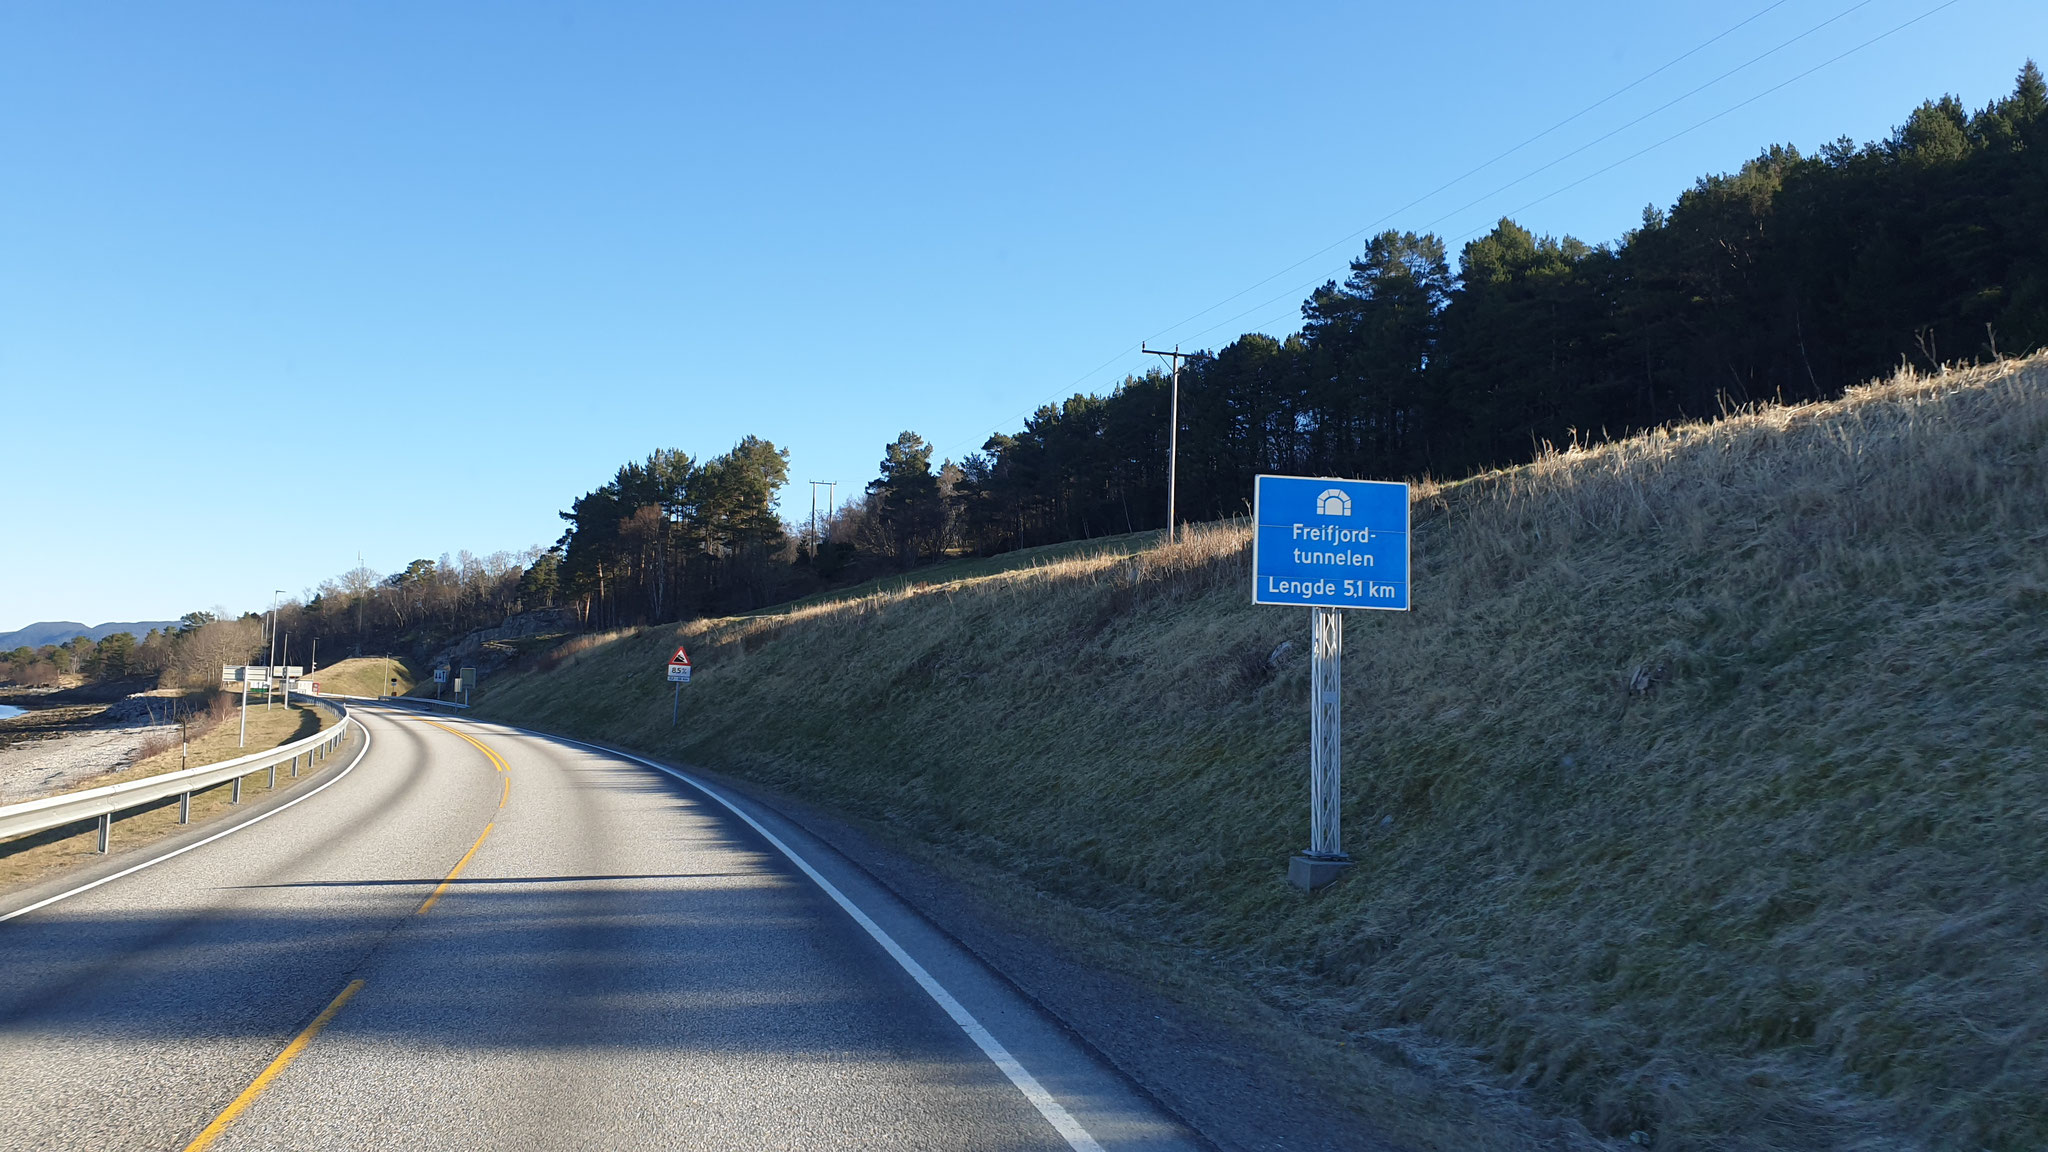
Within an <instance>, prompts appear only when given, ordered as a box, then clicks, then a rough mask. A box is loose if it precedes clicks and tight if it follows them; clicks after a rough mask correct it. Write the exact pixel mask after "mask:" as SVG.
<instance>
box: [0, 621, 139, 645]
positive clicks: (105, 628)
mask: <svg viewBox="0 0 2048 1152" xmlns="http://www.w3.org/2000/svg"><path fill="white" fill-rule="evenodd" d="M177 626H178V622H177V621H176V620H133V621H128V622H126V623H107V624H94V625H91V626H89V627H88V626H87V625H84V624H79V623H75V622H73V621H70V620H40V621H37V622H36V623H34V624H30V625H28V626H27V627H25V628H17V629H15V630H14V631H12V632H0V652H5V651H8V650H10V649H13V648H18V647H21V646H23V645H26V646H28V647H30V648H40V647H42V646H43V645H45V644H63V643H65V642H67V641H69V640H70V639H71V638H72V637H74V636H83V637H85V638H86V639H88V640H104V639H106V638H107V637H109V636H112V635H113V634H114V633H116V632H127V633H130V634H132V635H133V636H134V637H135V638H136V639H137V640H140V639H142V638H143V637H144V636H147V635H149V631H150V629H152V628H156V629H161V630H164V631H169V630H170V629H172V628H176V627H177Z"/></svg>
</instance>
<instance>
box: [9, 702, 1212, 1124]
mask: <svg viewBox="0 0 2048 1152" xmlns="http://www.w3.org/2000/svg"><path fill="white" fill-rule="evenodd" d="M355 715H356V716H357V718H358V720H359V721H360V722H361V723H362V724H363V725H364V726H365V728H366V729H367V732H368V735H369V738H370V739H369V743H368V748H367V750H366V751H365V752H364V753H363V755H362V756H361V757H360V759H354V758H352V757H351V756H342V757H338V758H337V760H336V762H335V765H334V767H332V768H330V769H328V770H327V771H328V775H329V777H331V779H323V780H322V781H316V782H314V786H319V785H321V784H324V785H325V786H324V788H323V789H322V790H321V791H319V792H317V793H315V794H312V795H309V796H308V795H306V794H305V791H304V790H301V791H300V792H299V793H297V795H299V796H305V798H304V799H301V800H299V801H298V802H297V803H295V804H292V805H291V806H289V807H285V808H282V809H272V810H269V811H270V815H268V816H267V817H266V818H264V819H262V820H260V821H259V822H256V823H252V824H249V825H248V826H247V827H245V828H243V829H241V830H240V831H237V832H235V833H233V834H231V835H227V836H222V837H220V838H218V839H216V840H213V841H212V842H210V843H206V844H203V845H201V846H200V847H197V848H194V849H192V850H190V851H187V852H185V853H184V854H182V855H178V856H176V857H174V858H171V859H168V860H164V861H163V862H162V863H159V864H156V865H154V866H151V867H148V868H144V869H142V870H140V871H135V872H133V873H131V874H129V875H125V876H122V877H120V878H118V879H115V880H112V881H110V882H108V883H105V884H103V885H101V886H99V887H96V888H92V889H90V890H89V891H84V892H80V893H78V894H76V895H72V896H69V897H66V898H64V899H61V900H58V901H56V902H54V903H50V904H47V905H45V906H43V907H40V908H37V909H35V910H33V911H30V912H27V913H25V914H21V915H17V916H14V917H13V918H11V919H7V920H4V921H0V1083H4V1085H5V1091H4V1092H0V1146H4V1147H6V1148H10V1149H11V1148H21V1149H31V1148H32V1149H66V1148H78V1149H86V1148H90V1149H143V1148H147V1149H189V1148H195V1147H204V1148H212V1149H219V1150H222V1152H226V1150H230V1149H258V1148H275V1149H314V1148H335V1149H342V1148H348V1149H355V1148H379V1149H415V1148H419V1149H425V1148H436V1149H439V1148H448V1149H456V1148H461V1149H469V1148H519V1149H526V1148H533V1149H551V1148H564V1149H570V1148H573V1149H586V1148H621V1149H625V1148H631V1149H643V1148H647V1149H652V1148H688V1149H723V1148H730V1149H773V1148H801V1149H830V1148H859V1149H887V1148H905V1149H910V1148H932V1149H1054V1150H1064V1149H1070V1148H1078V1149H1089V1148H1093V1147H1098V1146H1099V1147H1101V1148H1105V1149H1148V1150H1149V1149H1169V1148H1188V1147H1199V1146H1201V1145H1200V1142H1199V1141H1198V1140H1196V1139H1195V1138H1194V1137H1192V1136H1191V1135H1190V1134H1189V1133H1188V1132H1187V1131H1186V1129H1184V1128H1183V1127H1181V1126H1180V1125H1179V1124H1178V1123H1176V1122H1175V1121H1174V1120H1172V1119H1171V1118H1170V1117H1168V1116H1167V1115H1165V1114H1164V1113H1162V1112H1161V1111H1160V1110H1159V1109H1157V1108H1156V1107H1155V1106H1154V1105H1153V1104H1151V1103H1150V1102H1149V1101H1148V1100H1147V1098H1145V1097H1144V1096H1143V1095H1142V1094H1140V1093H1138V1092H1137V1091H1135V1090H1134V1089H1132V1088H1131V1087H1130V1086H1129V1085H1128V1083H1127V1082H1126V1081H1124V1080H1123V1079H1121V1078H1120V1077H1119V1076H1117V1075H1116V1074H1115V1073H1114V1072H1112V1071H1111V1070H1109V1069H1106V1068H1105V1067H1103V1066H1102V1065H1101V1064H1100V1063H1099V1062H1098V1061H1097V1060H1096V1059H1094V1058H1093V1057H1092V1056H1091V1055H1090V1053H1089V1052H1088V1050H1086V1049H1085V1048H1083V1047H1082V1046H1080V1045H1079V1044H1077V1043H1076V1042H1075V1041H1074V1040H1073V1039H1072V1038H1071V1036H1070V1035H1069V1034H1068V1033H1066V1032H1065V1031H1063V1030H1062V1029H1061V1028H1060V1027H1059V1026H1057V1025H1056V1024H1054V1023H1053V1022H1051V1021H1049V1020H1047V1019H1045V1018H1044V1017H1043V1016H1042V1015H1041V1014H1040V1013H1038V1012H1037V1011H1035V1010H1034V1008H1033V1007H1032V1006H1031V1005H1030V1003H1029V1002H1028V1001H1025V1000H1024V999H1022V998H1021V997H1019V996H1018V995H1017V994H1016V993H1015V992H1014V991H1013V990H1012V989H1011V988H1010V986H1009V985H1007V984H1005V983H1004V982H1003V981H1002V980H1001V979H999V978H998V977H996V976H995V975H994V974H992V973H990V972H989V971H987V970H986V969H984V968H983V967H982V966H981V965H980V964H979V963H978V962H976V961H975V960H973V959H972V957H970V956H968V955H967V954H966V953H964V952H963V951H961V950H960V949H958V948H957V947H956V946H955V945H953V944H952V943H951V942H950V941H949V940H948V939H947V938H945V937H944V936H943V935H941V934H939V933H937V932H936V931H935V930H933V929H932V928H931V927H930V926H929V925H927V924H926V923H925V922H924V921H923V920H921V919H920V918H918V917H917V916H916V915H915V914H914V913H912V912H911V911H909V910H908V909H906V908H904V907H902V906H901V905H900V904H898V903H897V902H896V901H894V900H893V898H891V897H890V896H889V895H888V894H887V893H886V891H885V890H882V889H880V888H879V887H878V886H876V885H875V884H873V882H872V881H871V880H869V879H868V878H867V877H866V876H865V874H863V873H861V872H859V871H858V870H857V869H855V868H853V867H851V866H850V865H847V864H846V863H845V862H843V861H842V860H840V859H839V858H838V857H837V856H836V855H835V854H834V853H832V851H831V850H830V849H828V848H825V847H824V846H822V845H820V844H818V843H817V842H815V841H813V840H810V839H809V838H808V837H807V836H805V835H804V834H803V833H801V832H800V831H799V830H797V829H795V828H793V827H792V826H790V825H788V824H786V823H784V822H782V821H780V820H779V819H778V818H777V817H775V816H774V814H773V813H770V812H765V811H762V810H760V809H758V808H756V807H753V806H751V805H747V804H744V803H741V802H738V801H732V802H733V803H737V804H739V806H740V810H741V811H742V812H744V813H746V816H745V817H744V818H743V817H742V816H740V815H737V814H735V812H733V811H731V810H729V809H728V808H727V807H726V806H725V804H724V803H723V802H721V801H720V800H718V799H716V798H714V797H712V796H710V795H708V794H706V793H704V792H701V791H699V790H698V789H697V788H696V787H693V786H692V785H691V784H690V783H688V782H686V781H684V780H681V779H678V778H675V777H672V776H671V775H667V774H664V773H663V772H661V771H657V770H656V769H655V768H654V767H652V766H650V765H647V764H645V763H638V762H635V761H633V760H631V759H628V758H625V757H621V756H618V755H615V754H611V753H607V752H602V751H599V750H595V749H591V748H588V747H585V746H580V745H576V744H573V743H569V742H565V741H556V740H551V739H548V738H545V737H539V736H534V735H531V734H526V733H521V732H518V731H515V730H511V729H506V728H501V727H496V726H492V725H487V724H478V723H473V722H468V721H464V720H460V719H456V718H452V717H443V716H431V717H428V716H420V715H416V714H412V713H405V712H397V711H379V710H373V709H367V708H357V709H356V710H355ZM293 798H294V795H293V794H286V795H285V796H284V797H282V798H281V800H280V802H282V801H288V800H291V799H293ZM246 819H248V817H247V816H237V817H232V818H230V822H232V821H236V820H246ZM227 826H228V825H227V824H226V823H216V824H213V825H210V826H207V827H205V828H201V829H199V830H197V831H195V832H194V833H191V834H189V835H188V836H187V837H186V839H185V840H184V841H174V842H170V843H167V844H159V845H156V846H153V847H151V848H148V849H141V850H138V851H137V852H135V853H134V854H132V855H130V856H127V857H116V858H113V859H111V860H109V861H108V862H107V863H106V865H104V866H103V867H102V868H101V869H99V871H98V872H97V873H88V874H86V875H77V874H74V875H71V876H69V877H65V878H62V879H60V880H58V881H54V882H51V883H48V884H45V885H43V886H41V887H39V888H36V889H32V890H27V891H23V892H17V893H13V894H10V895H9V896H7V897H4V898H0V916H5V915H7V914H8V913H12V912H16V911H18V910H19V909H21V908H24V907H27V906H28V905H30V904H32V903H35V902H36V901H39V900H43V899H47V898H48V897H50V896H52V895H56V894H58V893H60V892H64V891H67V890H69V889H72V888H76V887H77V886H78V885H79V884H80V883H82V882H84V881H87V880H91V879H95V878H97V876H100V875H111V874H112V873H114V872H116V871H119V870H121V869H123V868H127V867H130V866H132V865H134V864H136V863H140V862H141V861H143V860H146V859H152V858H156V857H160V856H163V855H164V854H165V853H166V852H168V851H170V850H171V849H173V848H176V847H179V846H181V844H184V843H191V842H194V841H196V840H198V839H201V838H203V837H206V836H211V835H213V834H214V833H217V832H219V831H220V830H221V829H222V828H224V827H227ZM116 836H117V843H118V825H117V826H116ZM783 847H786V848H787V849H788V850H790V851H791V852H793V853H795V855H796V856H797V857H798V858H799V859H801V860H802V861H803V863H802V864H797V863H793V862H792V860H791V859H790V858H789V857H788V856H787V855H785V854H784V852H783V850H782V848H783ZM806 869H808V871H807V870H806Z"/></svg>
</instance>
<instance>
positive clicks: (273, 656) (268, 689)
mask: <svg viewBox="0 0 2048 1152" xmlns="http://www.w3.org/2000/svg"><path fill="white" fill-rule="evenodd" d="M282 595H284V589H282V588H279V589H278V590H277V591H275V592H272V593H271V594H270V667H269V668H267V669H265V670H264V681H263V683H264V688H263V710H264V711H265V712H268V711H270V698H271V697H272V696H275V695H277V690H276V686H275V685H273V684H271V683H270V681H271V680H272V679H274V678H275V677H276V669H277V598H278V597H279V596H282Z"/></svg>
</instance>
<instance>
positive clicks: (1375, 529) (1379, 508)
mask: <svg viewBox="0 0 2048 1152" xmlns="http://www.w3.org/2000/svg"><path fill="white" fill-rule="evenodd" d="M1252 483H1253V487H1252V508H1253V520H1254V523H1255V525H1256V527H1255V529H1254V534H1253V536H1252V603H1254V604H1294V605H1304V604H1305V605H1310V606H1314V607H1322V608H1378V609H1383V610H1386V611H1393V612H1405V611H1407V610H1408V485H1406V484H1397V483H1393V482H1390V481H1385V480H1335V479H1330V478H1327V477H1320V476H1259V477H1256V478H1255V479H1254V480H1253V482H1252Z"/></svg>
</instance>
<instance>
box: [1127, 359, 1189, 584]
mask: <svg viewBox="0 0 2048 1152" xmlns="http://www.w3.org/2000/svg"><path fill="white" fill-rule="evenodd" d="M1138 351H1140V352H1145V353H1148V354H1150V355H1153V356H1165V357H1168V358H1170V359H1171V360H1172V361H1173V415H1172V417H1171V420H1172V426H1171V427H1170V428H1169V429H1168V430H1167V433H1166V542H1167V543H1169V544H1171V543H1173V541H1174V538H1175V536H1176V534H1177V526H1176V521H1175V515H1176V509H1175V507H1174V495H1175V493H1174V480H1175V478H1176V476H1177V474H1178V472H1179V465H1180V362H1181V361H1183V360H1186V359H1188V358H1190V357H1192V356H1193V355H1194V353H1193V352H1182V351H1181V350H1180V345H1178V344H1175V345H1174V346H1173V351H1171V352H1166V351H1162V350H1161V349H1158V348H1147V347H1145V343H1144V341H1142V340H1141V341H1139V342H1138Z"/></svg>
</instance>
